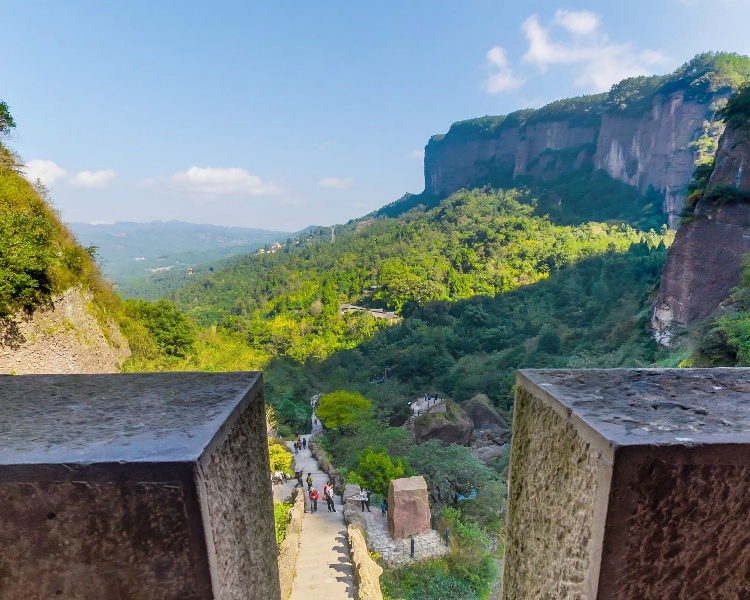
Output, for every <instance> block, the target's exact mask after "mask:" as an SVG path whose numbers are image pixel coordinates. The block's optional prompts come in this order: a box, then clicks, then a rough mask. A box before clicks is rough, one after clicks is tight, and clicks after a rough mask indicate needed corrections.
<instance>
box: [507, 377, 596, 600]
mask: <svg viewBox="0 0 750 600" xmlns="http://www.w3.org/2000/svg"><path fill="white" fill-rule="evenodd" d="M511 456H512V464H511V471H510V481H509V488H508V516H507V527H506V551H505V560H504V574H503V590H502V593H501V598H503V599H505V600H527V599H529V598H558V599H562V598H583V597H584V596H583V590H584V589H586V587H587V586H591V585H593V586H594V587H595V586H596V579H595V576H593V577H592V568H593V567H594V562H595V561H594V559H593V557H592V555H591V550H590V548H589V542H590V540H591V539H592V524H593V521H594V505H595V499H596V492H597V470H598V468H599V466H600V463H601V461H602V457H601V455H600V453H599V452H598V451H596V450H595V449H593V448H591V447H590V446H589V444H588V443H586V442H585V441H584V440H583V439H581V438H580V437H579V436H578V435H577V432H576V430H575V428H574V427H573V426H572V425H571V424H570V423H568V422H566V420H565V419H563V418H562V417H561V416H560V415H559V414H558V413H557V412H555V411H554V410H552V409H551V408H549V407H548V406H546V405H545V404H544V403H543V402H541V401H540V400H539V399H538V398H537V397H535V396H534V395H533V394H532V393H530V392H529V391H528V390H527V389H524V388H517V393H516V402H515V410H514V420H513V437H512V438H511ZM592 579H593V581H592Z"/></svg>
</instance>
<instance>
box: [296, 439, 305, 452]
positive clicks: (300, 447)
mask: <svg viewBox="0 0 750 600" xmlns="http://www.w3.org/2000/svg"><path fill="white" fill-rule="evenodd" d="M305 448H307V439H306V438H303V437H298V438H297V440H296V441H295V442H294V453H295V454H299V451H300V450H304V449H305Z"/></svg>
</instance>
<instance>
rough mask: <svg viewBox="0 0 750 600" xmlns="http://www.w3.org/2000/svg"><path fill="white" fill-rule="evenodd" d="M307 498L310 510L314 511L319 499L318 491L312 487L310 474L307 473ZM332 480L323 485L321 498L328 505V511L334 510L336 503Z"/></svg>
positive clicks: (316, 508)
mask: <svg viewBox="0 0 750 600" xmlns="http://www.w3.org/2000/svg"><path fill="white" fill-rule="evenodd" d="M306 481H307V498H308V500H310V512H311V513H314V512H317V510H318V500H320V492H319V491H318V490H317V489H316V488H314V487H313V478H312V474H311V473H308V474H307V480H306ZM333 494H334V492H333V482H332V481H329V482H328V483H326V484H325V485H324V486H323V499H324V500H325V501H326V504H327V505H328V512H336V503H335V501H334V495H333Z"/></svg>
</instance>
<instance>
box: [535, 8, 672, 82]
mask: <svg viewBox="0 0 750 600" xmlns="http://www.w3.org/2000/svg"><path fill="white" fill-rule="evenodd" d="M521 29H522V31H523V32H524V34H525V35H526V39H527V41H528V49H527V51H526V53H525V54H524V55H523V58H522V59H521V61H522V62H523V63H526V64H533V65H536V66H537V67H538V68H539V69H540V70H541V71H542V72H544V71H545V70H546V69H548V68H549V67H550V66H551V65H570V66H572V67H573V68H574V69H575V79H574V83H575V84H576V85H577V86H579V87H585V88H590V89H593V90H595V91H605V90H608V89H609V88H610V87H611V86H612V84H614V83H616V82H618V81H620V80H621V79H624V78H625V77H631V76H634V75H646V74H649V73H652V72H653V70H654V68H655V67H658V66H659V65H663V64H665V63H666V62H667V58H666V56H664V55H663V54H662V53H661V52H659V51H657V50H643V51H638V50H636V49H635V48H634V47H633V45H632V44H631V43H630V42H625V43H618V42H612V41H610V39H609V36H608V35H607V34H606V33H603V32H601V18H600V17H599V16H598V15H596V14H594V13H591V12H589V11H567V10H558V11H557V12H556V14H555V18H554V20H553V21H552V23H551V24H550V25H548V26H546V27H545V26H544V25H542V24H541V22H540V20H539V17H538V16H537V15H531V16H530V17H529V18H528V19H526V21H524V23H523V25H522V26H521ZM557 33H563V35H565V36H566V38H563V39H560V38H559V36H558V37H556V35H557Z"/></svg>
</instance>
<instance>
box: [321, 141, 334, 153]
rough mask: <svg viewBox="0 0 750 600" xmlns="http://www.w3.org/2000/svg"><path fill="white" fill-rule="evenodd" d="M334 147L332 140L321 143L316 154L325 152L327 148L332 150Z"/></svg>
mask: <svg viewBox="0 0 750 600" xmlns="http://www.w3.org/2000/svg"><path fill="white" fill-rule="evenodd" d="M335 145H336V142H334V141H333V140H328V141H327V142H323V143H322V144H321V145H320V147H319V148H318V152H325V151H326V150H328V148H332V147H333V146H335Z"/></svg>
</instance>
